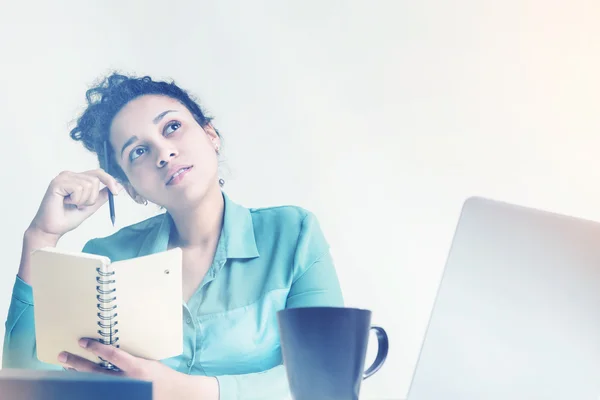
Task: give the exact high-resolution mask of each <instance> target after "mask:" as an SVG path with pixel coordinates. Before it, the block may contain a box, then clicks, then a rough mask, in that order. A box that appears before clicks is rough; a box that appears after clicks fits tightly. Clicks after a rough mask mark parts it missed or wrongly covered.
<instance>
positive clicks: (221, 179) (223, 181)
mask: <svg viewBox="0 0 600 400" xmlns="http://www.w3.org/2000/svg"><path fill="white" fill-rule="evenodd" d="M223 185H225V179H223V178H219V186H221V187H223Z"/></svg>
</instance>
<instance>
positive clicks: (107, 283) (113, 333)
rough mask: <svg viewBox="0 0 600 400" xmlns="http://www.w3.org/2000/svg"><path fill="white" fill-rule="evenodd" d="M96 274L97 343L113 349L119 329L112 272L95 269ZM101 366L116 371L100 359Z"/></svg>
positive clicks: (116, 345) (116, 369)
mask: <svg viewBox="0 0 600 400" xmlns="http://www.w3.org/2000/svg"><path fill="white" fill-rule="evenodd" d="M96 271H97V272H98V276H97V277H96V282H97V283H98V286H96V290H97V291H98V294H97V295H96V299H97V300H98V304H97V307H98V311H99V312H98V314H97V315H98V319H99V320H98V326H99V327H100V329H98V334H99V335H100V338H99V340H98V341H99V342H100V343H103V344H108V345H112V346H115V347H119V344H118V342H119V336H118V335H117V334H118V333H119V329H118V328H116V326H117V324H118V323H119V321H117V320H116V318H117V315H118V314H117V311H116V310H117V305H116V304H114V302H115V301H116V300H117V296H116V294H115V292H116V289H115V288H114V283H115V279H114V274H115V272H114V271H109V272H105V271H103V270H102V269H101V268H96ZM100 360H101V366H102V367H103V368H105V369H109V370H115V371H118V370H119V369H118V368H117V366H115V365H113V364H111V363H110V362H108V361H106V360H104V359H102V357H100Z"/></svg>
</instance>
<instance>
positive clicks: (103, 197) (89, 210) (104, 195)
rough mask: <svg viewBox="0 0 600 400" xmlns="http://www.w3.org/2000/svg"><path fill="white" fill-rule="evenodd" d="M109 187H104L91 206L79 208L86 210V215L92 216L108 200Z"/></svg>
mask: <svg viewBox="0 0 600 400" xmlns="http://www.w3.org/2000/svg"><path fill="white" fill-rule="evenodd" d="M108 193H109V190H108V187H105V188H102V189H101V190H100V191H99V192H98V194H97V197H96V199H95V201H94V203H93V204H92V205H90V206H83V207H80V208H79V210H81V211H82V212H84V213H85V214H86V215H88V216H90V215H92V214H93V213H95V212H96V211H98V210H99V209H100V208H101V207H102V206H103V205H104V204H106V202H107V201H108Z"/></svg>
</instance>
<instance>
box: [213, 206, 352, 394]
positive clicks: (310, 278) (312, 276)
mask: <svg viewBox="0 0 600 400" xmlns="http://www.w3.org/2000/svg"><path fill="white" fill-rule="evenodd" d="M317 306H331V307H343V306H344V299H343V296H342V291H341V288H340V284H339V280H338V276H337V273H336V270H335V266H334V262H333V259H332V256H331V253H330V251H329V246H328V244H327V242H326V241H325V238H324V236H323V233H322V232H321V229H320V227H319V224H318V222H317V220H316V218H315V217H314V216H313V215H312V214H309V215H308V216H307V217H306V218H305V219H304V222H303V228H302V232H301V235H300V238H299V241H298V244H297V249H296V265H295V267H294V277H293V281H292V285H291V288H290V291H289V294H288V297H287V302H286V308H296V307H317ZM286 374H287V372H286V370H285V367H284V366H283V364H282V365H278V366H276V367H274V368H271V369H269V370H267V371H264V372H258V373H253V374H246V375H225V376H217V377H216V378H217V380H218V382H219V388H220V400H234V399H235V400H255V399H264V400H282V399H291V395H290V392H289V386H288V380H287V375H286Z"/></svg>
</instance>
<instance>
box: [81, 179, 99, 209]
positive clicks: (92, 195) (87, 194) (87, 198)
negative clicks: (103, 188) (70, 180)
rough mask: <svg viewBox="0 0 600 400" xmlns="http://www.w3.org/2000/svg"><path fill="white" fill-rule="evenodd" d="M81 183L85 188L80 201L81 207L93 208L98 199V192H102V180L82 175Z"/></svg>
mask: <svg viewBox="0 0 600 400" xmlns="http://www.w3.org/2000/svg"><path fill="white" fill-rule="evenodd" d="M79 178H80V179H79V181H80V182H81V186H82V187H83V193H82V195H81V199H80V205H82V206H91V205H93V204H94V203H95V200H96V198H97V197H98V191H99V190H100V180H99V179H98V178H95V177H91V176H87V175H80V177H79Z"/></svg>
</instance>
